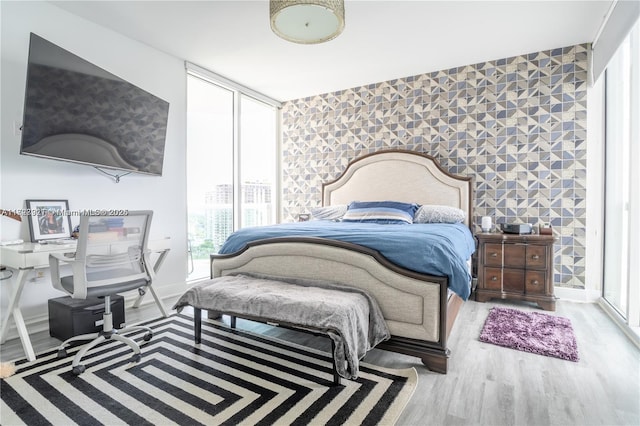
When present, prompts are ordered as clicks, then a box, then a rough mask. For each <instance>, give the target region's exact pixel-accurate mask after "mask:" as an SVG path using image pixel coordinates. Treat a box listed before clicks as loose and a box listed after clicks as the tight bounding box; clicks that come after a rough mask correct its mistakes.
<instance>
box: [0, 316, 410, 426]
mask: <svg viewBox="0 0 640 426" xmlns="http://www.w3.org/2000/svg"><path fill="white" fill-rule="evenodd" d="M147 325H148V326H150V327H152V328H153V329H154V336H153V339H151V341H150V342H148V343H146V344H144V345H142V354H143V355H142V360H141V361H140V362H139V363H138V364H131V363H129V359H130V357H131V352H130V350H129V349H128V347H125V346H124V345H122V344H120V343H117V342H112V343H108V344H104V345H103V346H100V347H98V348H97V349H94V351H93V352H90V353H89V355H88V356H86V357H85V358H84V360H83V363H84V365H85V366H86V367H87V371H85V372H84V373H83V374H81V375H80V376H75V375H73V374H72V373H71V371H70V370H71V368H70V365H71V361H72V359H73V355H74V354H75V351H76V350H77V348H76V349H72V350H69V351H68V352H69V356H68V357H67V358H65V359H62V360H58V359H57V358H56V352H55V351H52V352H48V353H45V354H43V355H40V356H38V358H37V359H36V360H35V361H33V362H30V363H28V362H19V363H17V365H16V367H17V368H18V371H17V373H16V374H15V375H13V376H11V377H9V378H8V379H4V380H2V381H1V385H0V386H1V387H0V394H1V397H2V405H1V406H0V423H1V424H2V425H6V426H8V425H20V424H26V425H41V424H54V425H72V424H80V425H94V424H96V425H97V424H107V425H116V424H129V425H136V426H141V425H147V424H155V425H168V424H179V425H198V424H203V425H218V424H228V425H236V424H264V425H268V424H276V425H280V424H340V425H343V424H353V425H357V424H366V425H369V424H393V423H394V422H395V421H396V419H397V418H398V417H399V415H400V413H401V412H402V410H403V408H404V407H405V405H406V404H407V402H408V401H409V399H410V398H411V395H412V394H413V391H414V389H415V387H416V384H417V380H418V378H417V373H416V371H415V370H414V369H413V368H411V369H407V370H392V369H384V368H381V367H375V366H372V365H368V364H365V363H361V365H360V377H359V378H358V379H357V380H355V381H352V380H346V379H342V385H340V386H332V380H333V376H332V370H331V357H330V355H329V354H328V353H323V352H318V351H315V350H311V349H308V348H304V347H300V346H296V345H293V344H291V343H288V342H283V341H280V340H275V339H273V338H266V337H264V336H261V335H257V334H253V333H248V332H243V331H231V330H229V329H228V328H227V327H226V326H224V325H221V324H220V323H218V322H215V321H207V320H203V324H202V343H201V344H200V345H197V346H196V345H194V343H193V319H192V318H191V317H189V316H185V315H174V316H171V317H169V318H163V319H161V320H157V321H153V322H150V323H148V324H147ZM137 340H140V341H141V340H142V333H140V334H139V336H137Z"/></svg>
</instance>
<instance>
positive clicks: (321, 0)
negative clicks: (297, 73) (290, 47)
mask: <svg viewBox="0 0 640 426" xmlns="http://www.w3.org/2000/svg"><path fill="white" fill-rule="evenodd" d="M269 3H270V4H269V12H270V13H269V14H270V16H271V29H272V30H273V32H274V33H276V34H277V35H278V36H279V37H281V38H283V39H285V40H288V41H292V42H294V43H300V44H316V43H322V42H324V41H329V40H331V39H333V38H336V37H337V36H338V35H339V34H340V33H341V32H342V30H343V29H344V0H270V2H269Z"/></svg>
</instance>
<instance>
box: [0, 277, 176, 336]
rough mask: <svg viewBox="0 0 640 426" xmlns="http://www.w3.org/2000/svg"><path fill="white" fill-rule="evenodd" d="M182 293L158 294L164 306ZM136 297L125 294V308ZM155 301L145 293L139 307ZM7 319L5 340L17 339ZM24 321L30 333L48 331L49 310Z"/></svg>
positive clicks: (14, 330)
mask: <svg viewBox="0 0 640 426" xmlns="http://www.w3.org/2000/svg"><path fill="white" fill-rule="evenodd" d="M167 287H170V286H163V287H162V288H163V289H164V288H167ZM181 288H184V286H182V287H181ZM156 291H157V289H156ZM183 293H184V291H183V290H182V291H180V292H178V293H173V294H163V295H159V296H160V298H161V299H162V301H163V302H165V306H168V303H172V304H173V302H174V301H175V300H176V299H178V297H180V296H182V294H183ZM137 298H138V294H137V292H130V294H126V295H125V297H124V303H125V309H129V308H131V307H132V305H133V304H134V302H135V300H136V299H137ZM155 303H156V302H155V300H154V299H153V296H152V295H151V293H147V295H146V296H145V297H144V299H143V300H142V303H141V304H140V307H145V306H148V305H155ZM169 308H171V306H168V309H167V310H169ZM158 316H160V312H158ZM9 321H10V322H11V324H9V330H7V340H11V339H17V338H18V337H19V336H18V330H17V329H16V324H15V323H14V321H13V317H11V318H10V319H9ZM24 323H25V325H26V327H27V330H28V331H29V334H30V335H31V334H35V333H39V332H41V331H48V330H49V312H48V310H47V309H46V305H45V309H44V314H41V315H36V316H32V317H29V318H24Z"/></svg>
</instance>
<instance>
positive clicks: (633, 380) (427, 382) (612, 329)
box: [0, 301, 640, 425]
mask: <svg viewBox="0 0 640 426" xmlns="http://www.w3.org/2000/svg"><path fill="white" fill-rule="evenodd" d="M167 306H170V304H169V302H167ZM493 306H510V307H515V308H518V309H522V310H534V309H535V308H534V307H533V306H532V305H529V304H526V303H509V302H498V301H497V302H489V303H477V302H473V301H470V302H467V303H465V304H464V305H463V307H462V309H461V311H460V314H459V316H458V319H457V320H456V323H455V325H454V328H453V330H452V333H451V338H450V341H449V348H450V349H451V352H452V354H451V358H450V360H449V373H448V374H446V375H441V374H437V373H432V372H430V371H428V370H426V369H425V368H424V367H423V366H422V364H420V363H419V360H418V359H417V358H413V357H409V356H405V355H400V354H395V353H392V352H387V351H381V350H377V349H374V350H373V351H371V352H370V353H369V354H368V355H367V356H366V357H365V359H364V360H363V361H364V362H368V363H371V364H375V365H380V366H385V367H390V368H407V367H415V368H416V370H417V371H418V374H419V383H418V387H417V389H416V392H415V394H414V396H413V398H412V399H411V401H410V402H409V404H408V406H407V407H406V409H405V410H404V412H403V414H402V416H401V417H400V419H399V422H398V424H399V425H640V351H639V350H638V349H637V348H636V347H635V346H634V345H633V344H632V343H631V342H630V341H629V340H628V339H627V338H626V337H625V336H624V335H623V333H622V332H621V331H620V330H619V329H618V328H617V327H616V325H615V324H614V323H613V322H612V321H611V320H610V319H609V317H608V316H607V315H606V314H605V313H604V312H603V311H602V310H601V309H600V308H599V307H598V306H597V305H593V304H583V303H571V302H564V301H558V303H557V311H556V312H555V315H561V316H565V317H568V318H570V319H571V321H572V323H573V327H574V330H575V332H576V337H577V341H578V350H579V352H580V361H579V362H577V363H574V362H570V361H563V360H559V359H555V358H548V357H544V356H540V355H534V354H529V353H525V352H520V351H516V350H512V349H506V348H502V347H498V346H494V345H490V344H486V343H482V342H480V341H479V340H478V336H479V334H480V330H481V329H482V326H483V324H484V320H485V319H486V317H487V314H488V312H489V309H490V308H491V307H493ZM158 314H159V313H158V310H157V308H156V307H155V306H153V305H152V306H148V307H146V308H141V309H139V310H135V309H130V310H128V311H127V321H128V322H129V323H133V322H136V321H139V320H144V319H152V318H154V317H157V316H158ZM238 328H243V329H248V330H251V331H257V332H262V333H265V334H269V335H272V336H276V337H279V338H283V339H288V340H292V341H295V342H297V343H300V344H304V345H309V346H312V347H315V348H319V349H323V350H326V351H329V347H330V346H329V342H328V340H327V339H326V338H318V337H313V336H310V335H308V334H302V333H297V332H294V331H290V330H284V329H280V328H273V327H269V326H266V325H262V324H256V323H251V322H247V321H241V320H239V321H238ZM32 341H33V344H34V349H35V351H36V353H37V352H42V351H45V350H47V349H51V348H53V347H55V346H57V345H58V344H59V341H58V340H56V339H52V338H50V337H49V335H48V333H47V332H42V333H35V334H33V335H32ZM22 356H23V354H22V347H21V345H20V342H19V341H18V340H17V339H14V340H10V341H8V342H7V343H6V344H4V345H2V348H0V357H1V358H2V360H11V359H16V358H20V357H22ZM143 356H144V355H143Z"/></svg>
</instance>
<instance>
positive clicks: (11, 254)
mask: <svg viewBox="0 0 640 426" xmlns="http://www.w3.org/2000/svg"><path fill="white" fill-rule="evenodd" d="M113 244H118V243H117V242H114V243H113ZM148 245H149V250H151V251H154V252H157V253H158V255H159V256H158V259H157V260H156V262H155V264H154V266H153V270H154V271H155V272H157V271H158V269H160V267H161V266H162V263H163V262H164V259H165V257H166V255H167V253H168V252H169V239H168V238H167V239H163V240H157V241H149V243H148ZM75 251H76V242H75V241H70V242H69V243H68V244H66V243H65V244H38V243H23V244H15V245H9V246H0V263H1V264H2V265H4V266H6V267H7V268H10V269H13V270H15V271H17V275H14V276H13V277H12V279H11V281H13V283H12V285H13V291H12V292H11V297H10V299H9V305H8V307H7V310H6V311H5V312H4V314H3V315H2V328H1V329H0V343H4V342H5V340H6V338H7V331H8V330H9V320H10V319H11V316H12V315H13V320H14V321H15V323H16V328H17V330H18V335H19V336H20V341H21V342H22V348H23V349H24V353H25V355H26V356H27V359H28V360H29V361H33V360H35V359H36V356H35V353H34V352H33V346H31V339H29V333H28V332H27V327H26V326H25V323H24V318H23V317H22V312H21V311H20V297H21V296H22V290H23V289H24V285H25V283H26V282H27V276H28V274H29V272H31V271H32V270H34V269H40V268H48V267H49V254H50V253H62V254H73V253H75ZM146 289H147V290H149V291H150V292H151V294H152V295H153V298H154V299H155V302H156V304H157V305H158V308H160V312H162V315H163V316H164V317H167V316H168V313H167V310H166V308H165V307H164V305H163V304H162V301H161V300H160V298H159V297H158V295H157V294H156V292H155V290H154V288H153V285H150V286H148V287H147V288H146ZM144 295H145V294H144V293H141V294H139V295H138V298H137V299H136V301H135V303H134V304H133V307H135V308H137V307H138V306H140V303H141V302H142V299H143V297H144Z"/></svg>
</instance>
